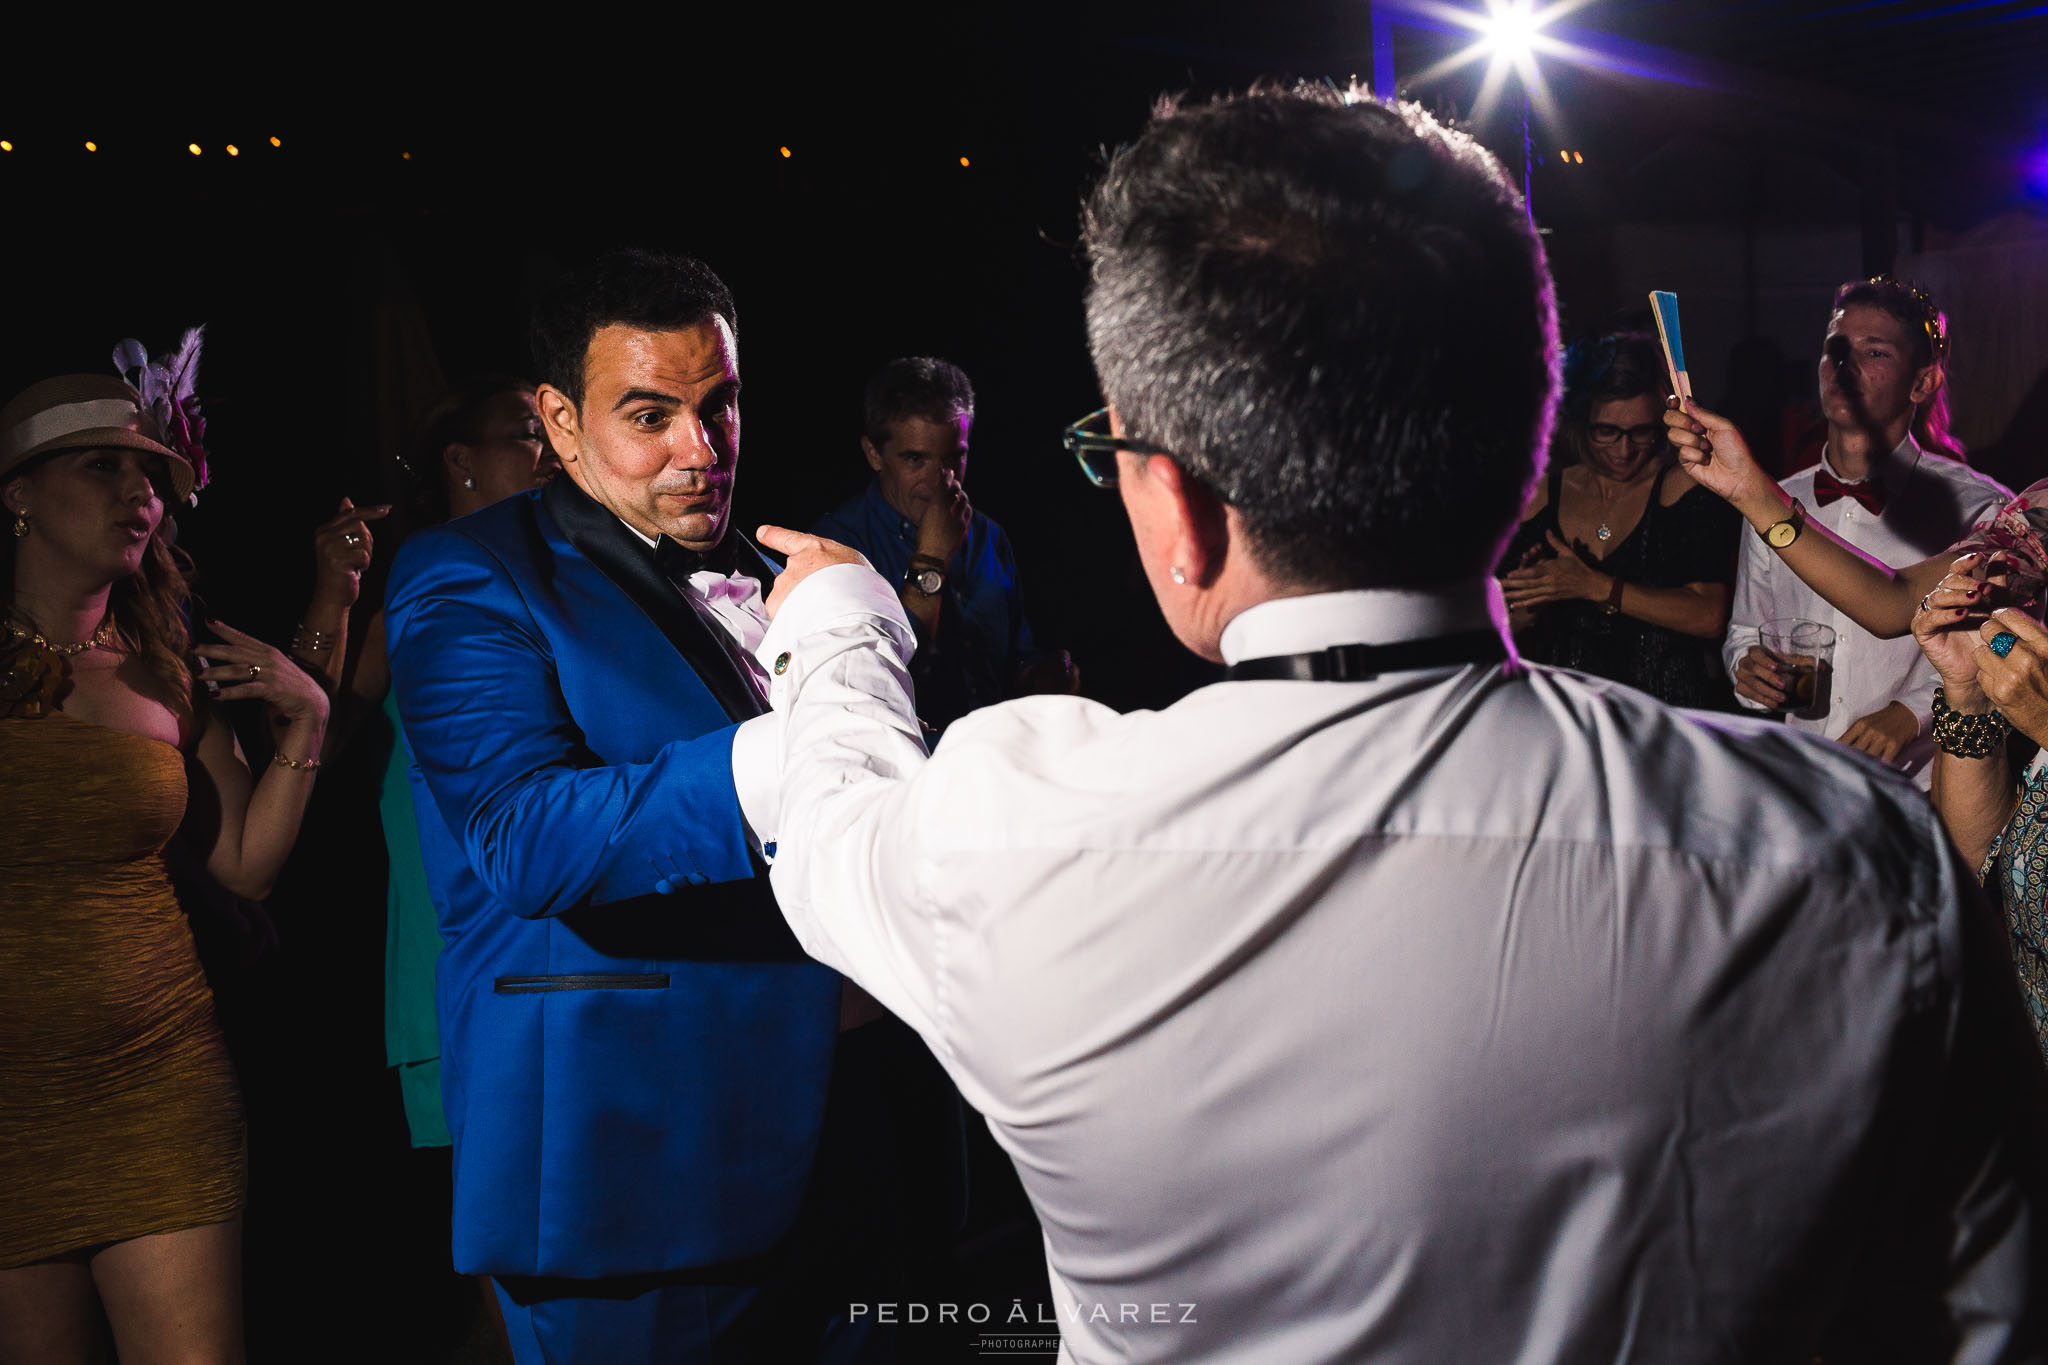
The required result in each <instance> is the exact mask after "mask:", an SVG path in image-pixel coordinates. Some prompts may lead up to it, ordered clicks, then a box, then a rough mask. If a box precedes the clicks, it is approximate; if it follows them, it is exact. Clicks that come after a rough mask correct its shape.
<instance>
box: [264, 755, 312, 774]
mask: <svg viewBox="0 0 2048 1365" xmlns="http://www.w3.org/2000/svg"><path fill="white" fill-rule="evenodd" d="M270 761H271V762H272V763H275V764H276V765H277V766H278V767H280V768H290V769H292V770H293V771H294V772H310V771H312V770H313V769H314V768H317V767H319V766H320V759H319V757H318V756H317V755H316V756H315V757H313V758H288V757H286V756H285V755H284V754H283V753H281V752H280V753H275V754H272V755H271V756H270Z"/></svg>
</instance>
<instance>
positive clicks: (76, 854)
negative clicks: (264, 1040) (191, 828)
mask: <svg viewBox="0 0 2048 1365" xmlns="http://www.w3.org/2000/svg"><path fill="white" fill-rule="evenodd" d="M185 795H186V793H185V761H184V758H183V756H182V755H180V754H179V752H178V751H177V750H176V749H173V748H172V747H171V746H170V745H168V744H164V743H161V742H159V741H157V740H153V739H146V738H143V737H142V736H140V735H132V734H129V733H127V732H125V731H121V730H112V729H108V728H106V727H104V726H100V725H95V724H93V723H91V722H89V721H83V720H78V719H75V718H73V717H70V716H67V715H65V714H64V713H62V712H61V711H51V712H49V713H48V714H47V715H44V716H41V717H37V718H32V719H31V718H23V717H20V716H18V715H17V716H12V717H4V718H0V1268H6V1267H12V1266H19V1265H26V1264H28V1263H30V1262H33V1261H40V1260H45V1259H48V1258H49V1257H52V1256H56V1255H60V1254H62V1253H65V1252H69V1251H76V1250H79V1249H81V1248H86V1247H93V1246H98V1245H102V1244H104V1243H108V1242H118V1241H124V1240H126V1239H128V1238H131V1237H139V1236H143V1235H145V1234H148V1233H155V1232H172V1231H175V1230H177V1229H179V1228H188V1227H197V1226H199V1225H201V1224H205V1223H213V1222H219V1221H220V1220H222V1219H225V1218H230V1217H233V1216H234V1215H235V1214H236V1213H238V1212H240V1211H241V1208H242V1198H243V1189H244V1185H245V1183H246V1176H245V1155H244V1142H243V1132H242V1106H241V1098H240V1095H239V1094H238V1092H237V1090H236V1087H235V1074H234V1067H233V1065H232V1063H231V1062H230V1061H229V1059H228V1053H227V1047H226V1044H225V1042H224V1041H223V1039H222V1037H221V1030H220V1022H219V1019H218V1016H217V1015H216V1014H215V1011H214V1006H213V996H212V994H211V992H209V991H208V989H207V985H206V978H205V976H204V975H203V974H202V973H201V971H200V967H199V956H198V953H197V951H196V950H195V949H194V947H193V943H192V931H191V928H190V926H189V925H188V924H187V923H186V921H185V916H184V913H183V912H182V911H181V910H180V909H179V908H178V902H177V899H176V897H175V896H174V894H173V893H172V890H171V882H170V877H169V874H168V872H167V871H166V869H165V865H164V857H163V847H164V844H165V843H166V842H167V841H168V840H169V839H170V837H171V835H172V834H173V833H174V832H175V831H176V830H177V828H178V824H179V821H180V820H181V819H182V818H183V816H184V811H185Z"/></svg>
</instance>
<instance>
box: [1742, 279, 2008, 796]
mask: <svg viewBox="0 0 2048 1365" xmlns="http://www.w3.org/2000/svg"><path fill="white" fill-rule="evenodd" d="M1947 356H1948V328H1947V322H1946V319H1944V318H1943V317H1942V315H1941V311H1940V310H1939V309H1938V308H1936V307H1935V306H1934V302H1933V300H1932V299H1930V298H1928V297H1927V295H1926V294H1924V293H1921V292H1919V291H1916V290H1914V289H1912V288H1911V287H1909V286H1907V285H1904V284H1900V283H1898V282H1897V281H1894V280H1888V279H1876V280H1852V281H1850V282H1849V283H1847V284H1844V285H1843V286H1842V287H1841V288H1839V289H1837V290H1836V291H1835V307H1834V314H1833V316H1832V317H1831V318H1830V319H1829V321H1828V330H1827V335H1826V339H1825V342H1824V343H1823V346H1822V349H1821V357H1820V405H1821V413H1822V415H1823V416H1824V417H1825V418H1826V420H1827V425H1828V443H1827V448H1826V449H1825V450H1824V451H1823V452H1822V453H1821V462H1820V463H1819V464H1818V465H1816V466H1814V467H1813V468H1811V469H1804V470H1801V471H1800V472H1798V473H1797V474H1793V475H1791V476H1789V477H1788V478H1786V479H1785V480H1784V484H1783V486H1784V489H1785V492H1786V494H1787V495H1788V496H1790V497H1793V498H1796V499H1797V500H1798V502H1797V506H1796V509H1795V510H1794V512H1793V513H1792V517H1793V518H1794V519H1795V521H1796V523H1797V524H1799V525H1803V523H1804V521H1805V520H1806V519H1807V518H1811V519H1812V520H1813V521H1814V522H1816V523H1817V524H1819V525H1821V526H1825V527H1826V528H1827V529H1828V530H1830V531H1832V532H1834V534H1835V535H1836V536H1837V537H1839V538H1840V539H1842V540H1843V541H1846V542H1847V543H1848V544H1850V545H1853V546H1855V547H1856V548H1857V549H1859V550H1862V551H1864V552H1865V553H1866V554H1868V555H1869V556H1870V557H1871V558H1872V559H1875V560H1876V561H1877V562H1878V563H1880V564H1915V563H1918V562H1919V561H1921V560H1923V559H1925V558H1927V557H1928V556H1929V555H1932V554H1938V553H1940V552H1941V551H1942V550H1943V549H1945V548H1946V547H1948V546H1949V545H1952V544H1954V543H1955V542H1956V541H1957V540H1958V539H1960V538H1961V536H1962V534H1963V532H1964V531H1966V530H1968V529H1969V528H1970V527H1972V526H1974V525H1976V524H1977V522H1979V521H1981V520H1982V519H1984V518H1985V517H1988V516H1990V515H1991V514H1992V513H1993V512H1995V511H1997V510H1998V508H1999V507H2000V506H2002V505H2003V504H2004V503H2005V501H2006V500H2007V499H2008V498H2010V497H2011V496H2012V494H2011V493H2009V492H2007V491H2006V489H2005V488H2004V487H2002V486H2001V485H2000V484H1998V483H1997V482H1995V481H1994V480H1992V479H1988V478H1986V477H1985V476H1984V475H1982V474H1979V473H1977V472H1976V471H1975V470H1973V469H1971V468H1970V467H1969V466H1968V465H1966V464H1964V463H1963V462H1962V460H1961V459H1960V458H1959V457H1960V456H1961V455H1962V447H1961V446H1960V445H1958V444H1956V442H1955V440H1954V438H1953V437H1951V436H1950V435H1949V430H1948V390H1947V385H1946V377H1947V372H1946V369H1945V366H1946V362H1947ZM1779 534H1780V535H1781V536H1783V535H1784V534H1786V533H1785V532H1784V531H1780V532H1779ZM1792 620H1806V621H1814V622H1818V623H1819V624H1821V625H1824V626H1827V627H1828V628H1829V629H1831V630H1833V631H1834V633H1835V641H1836V643H1835V652H1834V667H1833V684H1834V685H1833V687H1832V688H1830V689H1828V690H1827V691H1826V692H1825V693H1824V694H1822V695H1820V696H1817V697H1816V698H1815V702H1814V704H1813V705H1811V706H1797V705H1796V704H1795V706H1794V708H1793V710H1792V711H1791V713H1789V714H1788V715H1787V716H1786V720H1787V723H1788V724H1790V725H1792V726H1794V727H1795V728H1797V729H1801V730H1808V731H1811V732H1812V733H1814V734H1818V735H1822V736H1825V737H1826V738H1828V739H1837V740H1840V741H1841V742H1842V743H1844V744H1847V745H1849V746H1850V747H1851V748H1854V749H1861V750H1862V751H1863V752H1865V753H1867V754H1869V755H1871V756H1872V757H1873V758H1876V759H1878V760H1879V761H1881V762H1884V763H1888V764H1890V765H1891V766H1893V767H1895V768H1897V769H1899V770H1900V771H1901V772H1904V773H1907V774H1909V775H1911V776H1912V777H1913V779H1914V781H1915V782H1917V783H1918V784H1919V786H1920V787H1921V788H1922V789H1923V790H1924V789H1925V788H1926V787H1927V784H1928V781H1929V779H1930V778H1931V776H1932V772H1933V770H1932V768H1931V766H1930V763H1931V761H1932V759H1933V757H1934V741H1933V739H1932V737H1931V729H1930V727H1931V724H1932V722H1931V719H1930V711H1931V708H1932V704H1933V699H1934V685H1935V683H1936V682H1937V681H1939V679H1937V678H1936V677H1935V673H1934V667H1933V665H1931V664H1929V663H1928V662H1927V660H1926V659H1925V658H1924V657H1922V655H1921V653H1920V648H1919V646H1918V645H1917V644H1915V643H1914V641H1913V638H1912V637H1911V636H1900V637H1899V638H1897V639H1890V640H1884V639H1879V638H1878V637H1877V636H1875V635H1872V634H1871V633H1870V632H1869V631H1867V630H1864V629H1863V628H1862V627H1860V626H1858V625H1857V624H1856V623H1855V622H1854V621H1852V620H1850V619H1849V617H1848V616H1847V615H1845V614H1844V613H1842V612H1841V611H1838V610H1837V609H1836V608H1835V607H1833V606H1831V605H1830V604H1829V603H1828V602H1826V601H1825V600H1823V599H1822V598H1821V597H1820V595H1819V594H1817V593H1816V592H1814V591H1813V589H1811V588H1809V587H1807V586H1806V584H1804V583H1803V582H1801V581H1800V580H1799V577H1798V575H1796V574H1794V573H1793V572H1792V571H1791V570H1790V569H1788V568H1786V567H1785V565H1784V564H1783V563H1781V562H1780V561H1779V559H1778V555H1777V551H1776V550H1774V549H1773V548H1772V547H1771V545H1770V543H1769V542H1768V541H1767V540H1766V539H1765V538H1764V536H1763V535H1761V534H1759V535H1745V536H1743V537H1742V559H1741V563H1740V564H1739V566H1738V567H1737V569H1736V576H1735V602H1734V606H1733V608H1732V610H1731V612H1730V615H1729V621H1728V634H1727V636H1726V638H1725V639H1724V640H1723V642H1722V649H1721V653H1722V658H1723V659H1724V660H1725V661H1726V662H1727V665H1728V673H1729V676H1730V677H1731V678H1733V679H1734V681H1735V696H1736V700H1737V701H1738V702H1739V703H1740V704H1741V705H1743V706H1745V707H1748V708H1749V709H1751V710H1763V711H1783V710H1785V709H1786V683H1787V681H1788V678H1789V674H1788V672H1787V670H1786V668H1785V666H1784V662H1783V660H1782V659H1781V658H1780V657H1779V656H1778V655H1777V654H1774V653H1773V652H1772V651H1771V650H1770V649H1768V648H1766V647H1765V645H1764V643H1763V641H1762V639H1761V633H1762V631H1763V630H1764V629H1765V628H1766V627H1767V626H1768V625H1769V624H1770V623H1771V622H1773V621H1792ZM1823 681H1825V679H1823Z"/></svg>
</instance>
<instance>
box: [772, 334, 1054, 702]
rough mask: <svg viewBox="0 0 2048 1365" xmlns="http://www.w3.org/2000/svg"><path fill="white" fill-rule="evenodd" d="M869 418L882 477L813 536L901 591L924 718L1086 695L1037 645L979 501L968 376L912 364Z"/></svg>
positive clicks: (869, 399)
mask: <svg viewBox="0 0 2048 1365" xmlns="http://www.w3.org/2000/svg"><path fill="white" fill-rule="evenodd" d="M861 407H862V421H861V438H860V448H861V453H862V454H863V455H865V456H866V457H867V462H868V468H869V469H871V470H873V471H874V474H875V477H874V479H873V480H872V481H870V482H869V484H868V486H867V487H866V488H864V489H862V490H861V491H860V492H859V493H857V494H855V495H854V496H853V497H851V498H849V499H848V500H847V501H845V502H844V503H842V504H840V505H839V506H838V507H835V508H834V509H832V511H830V512H828V513H826V514H825V515H824V516H823V517H820V518H819V519H818V522H817V524H816V525H814V526H813V527H812V528H811V531H812V533H813V534H814V535H820V536H823V537H825V538H826V539H828V540H836V541H838V542H840V543H841V544H844V545H850V546H852V547H853V548H854V549H856V550H859V551H860V552H861V553H862V554H864V555H866V556H867V558H868V562H869V563H870V564H872V565H874V567H875V571H876V572H877V573H879V574H881V575H882V576H883V577H884V578H886V579H888V580H889V581H890V582H892V583H895V584H897V585H898V588H897V594H898V596H899V598H900V599H901V601H902V603H903V610H904V611H905V613H907V614H908V615H909V617H910V621H911V628H912V629H913V630H914V631H916V633H917V652H916V653H915V654H914V655H912V656H911V663H910V671H911V676H912V677H913V678H914V679H915V680H916V684H917V703H918V714H919V715H920V716H921V717H923V719H924V721H925V723H926V724H927V725H929V726H931V727H932V728H933V729H934V730H939V731H943V730H944V729H945V728H946V727H947V726H948V725H950V724H952V723H953V722H954V721H955V720H957V719H959V718H960V717H961V716H964V715H966V714H967V713H968V712H969V711H972V710H975V709H976V708H978V707H982V706H987V705H989V704H990V703H991V702H997V701H1001V700H1002V699H1003V698H1005V697H1018V696H1024V695H1026V694H1028V693H1033V692H1073V691H1076V690H1078V689H1079V687H1080V682H1081V679H1080V674H1079V672H1078V671H1077V670H1076V669H1075V668H1074V665H1073V661H1072V660H1071V659H1070V658H1068V656H1067V652H1066V651H1065V650H1063V649H1062V650H1054V651H1052V652H1051V653H1045V652H1042V651H1040V650H1039V649H1038V647H1037V646H1036V645H1035V644H1034V643H1033V642H1032V639H1031V628H1030V626H1028V625H1027V624H1025V621H1024V591H1023V587H1022V584H1021V583H1020V582H1019V579H1018V573H1017V556H1016V554H1015V552H1013V551H1012V550H1011V548H1010V538H1009V537H1008V536H1007V535H1005V534H1004V533H1003V528H1002V527H1000V526H998V525H997V524H996V523H995V522H994V521H993V520H992V519H991V518H989V517H988V516H987V515H985V514H984V513H982V512H980V511H977V510H976V509H975V508H974V507H973V506H972V505H971V504H970V503H969V502H968V500H967V489H966V487H965V484H966V479H967V442H968V438H969V437H970V436H971V435H972V434H973V431H974V386H973V385H972V384H970V383H969V382H968V380H967V376H966V375H965V374H963V373H962V372H961V370H960V368H959V367H958V366H957V365H953V364H950V363H948V362H947V361H944V360H939V359H936V358H934V357H931V356H903V357H900V358H898V359H896V360H892V361H890V362H889V363H888V364H886V365H884V366H883V367H882V368H881V369H880V370H879V371H877V372H876V373H875V376H874V377H873V378H872V379H870V380H868V385H867V390H866V392H865V394H864V395H863V397H862V404H861Z"/></svg>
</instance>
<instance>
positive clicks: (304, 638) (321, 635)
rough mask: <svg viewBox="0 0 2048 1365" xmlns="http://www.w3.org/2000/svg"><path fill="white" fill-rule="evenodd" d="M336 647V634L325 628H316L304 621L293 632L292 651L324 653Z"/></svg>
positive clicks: (295, 652)
mask: <svg viewBox="0 0 2048 1365" xmlns="http://www.w3.org/2000/svg"><path fill="white" fill-rule="evenodd" d="M332 648H334V636H333V635H332V634H330V633H328V632H327V631H324V630H315V629H313V628H312V627H311V626H309V625H307V624H305V623H304V622H303V621H302V622H300V623H299V627H298V629H296V630H294V631H293V632H292V651H291V652H292V653H294V654H324V653H326V652H327V651H328V650H330V649H332Z"/></svg>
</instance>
